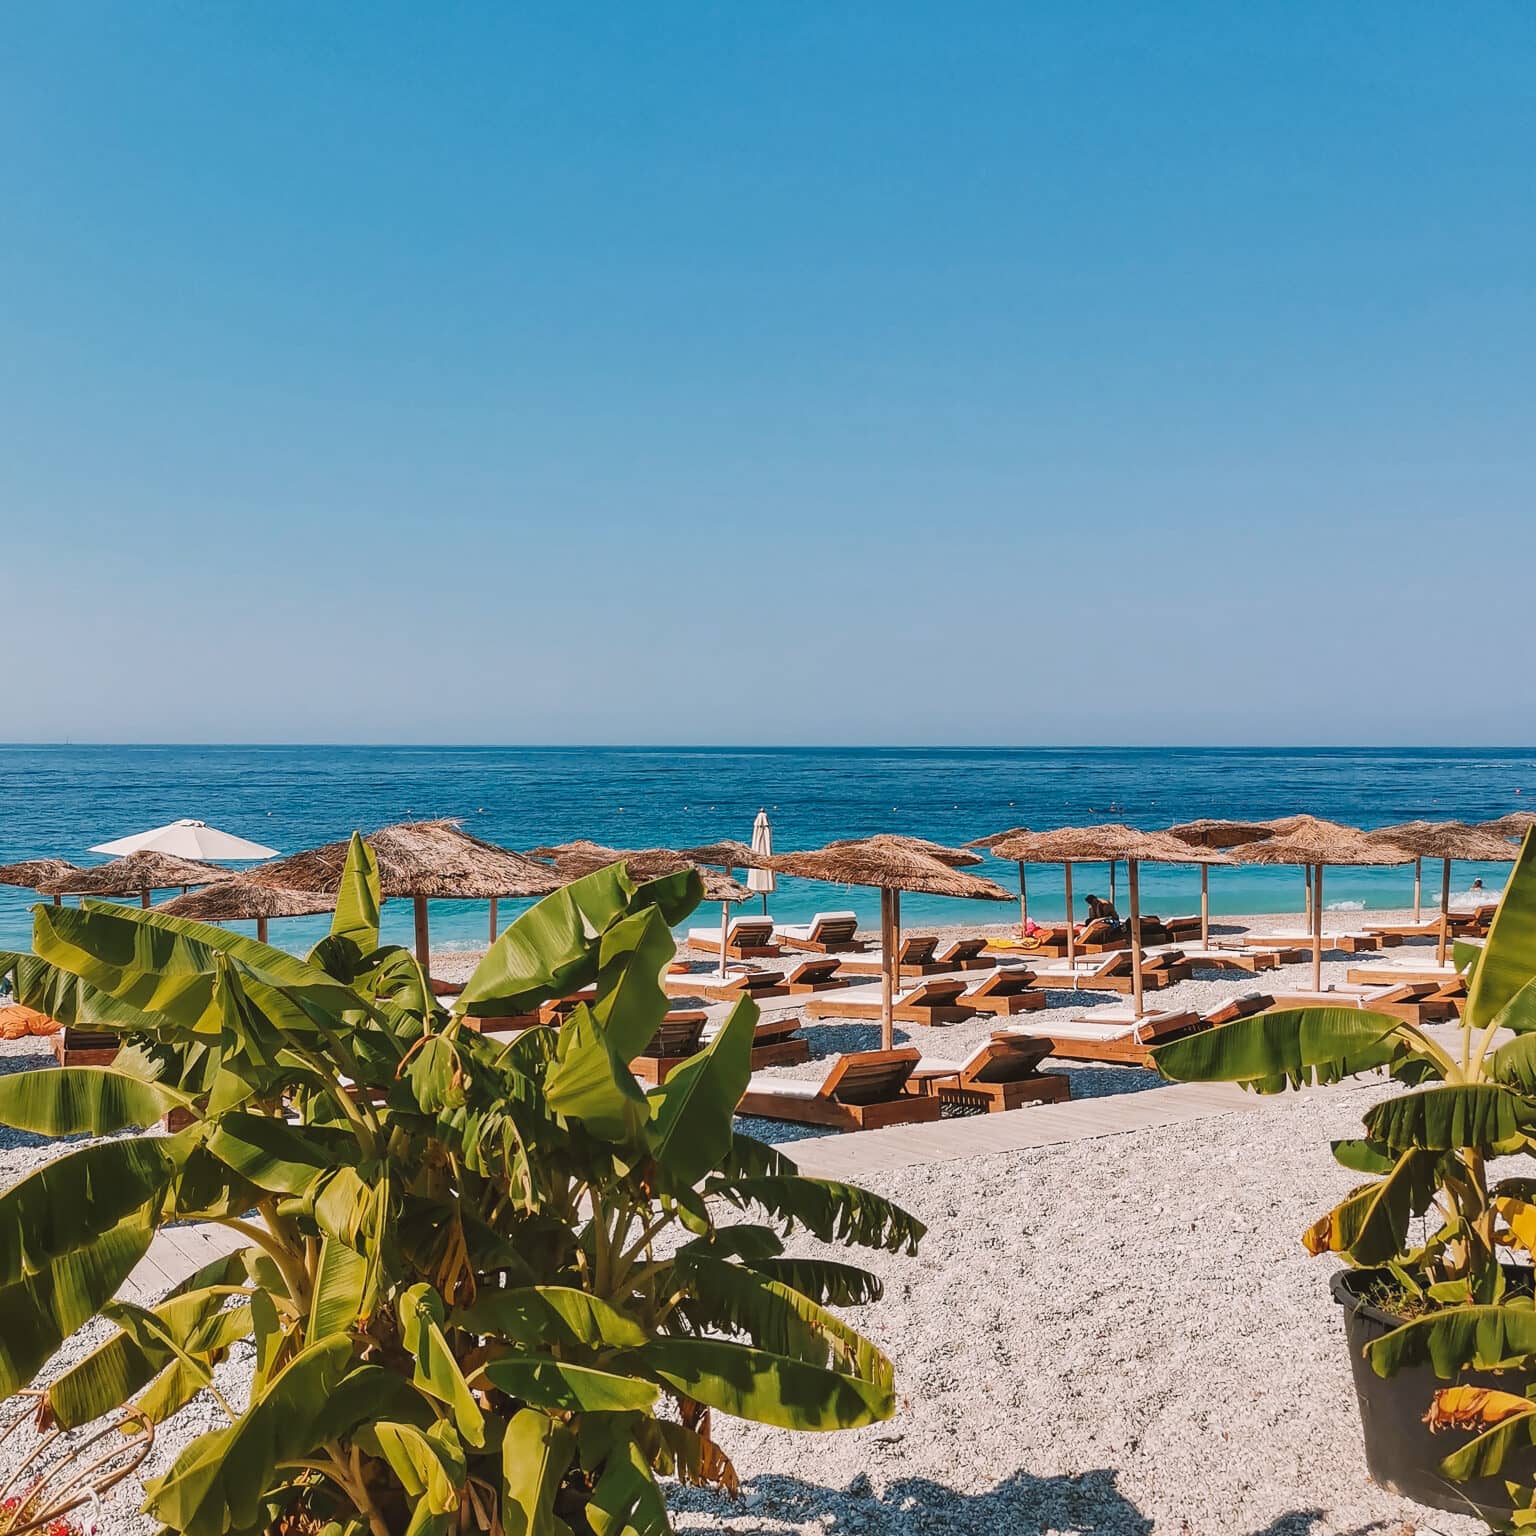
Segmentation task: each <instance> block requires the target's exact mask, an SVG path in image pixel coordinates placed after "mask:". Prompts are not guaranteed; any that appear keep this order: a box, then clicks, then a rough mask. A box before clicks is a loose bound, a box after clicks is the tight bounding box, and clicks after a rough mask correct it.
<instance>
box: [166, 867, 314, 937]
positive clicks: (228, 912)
mask: <svg viewBox="0 0 1536 1536" xmlns="http://www.w3.org/2000/svg"><path fill="white" fill-rule="evenodd" d="M335 907H336V893H335V892H334V891H332V892H329V893H327V892H324V891H289V890H284V889H283V888H282V887H281V886H276V885H259V884H258V883H257V882H256V881H254V880H247V879H245V878H244V877H243V876H241V875H231V876H230V877H229V878H228V879H227V880H217V881H215V882H214V883H213V884H212V885H205V886H204V887H203V888H202V889H201V890H197V891H188V892H187V893H186V895H184V896H173V897H172V898H171V900H169V901H166V902H162V903H161V905H160V908H159V910H160V911H162V912H166V913H169V914H170V916H172V917H190V918H192V919H194V920H195V921H196V922H199V923H229V922H237V921H240V922H249V921H250V920H251V919H252V918H254V919H255V920H256V937H257V938H258V939H260V940H261V942H262V943H263V944H265V943H266V942H267V920H268V919H269V918H273V917H315V916H317V915H318V914H319V913H321V912H331V911H334V910H335Z"/></svg>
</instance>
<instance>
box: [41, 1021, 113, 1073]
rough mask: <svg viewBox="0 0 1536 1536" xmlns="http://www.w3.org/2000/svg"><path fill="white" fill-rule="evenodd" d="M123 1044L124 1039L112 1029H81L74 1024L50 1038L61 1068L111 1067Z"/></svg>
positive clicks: (49, 1041) (68, 1025)
mask: <svg viewBox="0 0 1536 1536" xmlns="http://www.w3.org/2000/svg"><path fill="white" fill-rule="evenodd" d="M122 1043H123V1042H122V1037H121V1036H120V1035H118V1034H116V1033H115V1032H114V1031H112V1030H110V1029H80V1028H79V1027H77V1026H76V1025H74V1024H66V1025H65V1026H64V1027H63V1028H62V1029H61V1030H59V1031H58V1032H57V1033H56V1034H52V1035H49V1036H48V1044H49V1045H50V1047H51V1048H52V1050H53V1054H54V1057H55V1059H56V1060H57V1061H58V1063H59V1065H60V1066H61V1067H110V1066H111V1065H112V1063H113V1062H114V1061H116V1060H117V1053H118V1050H119V1048H120V1047H121V1045H122Z"/></svg>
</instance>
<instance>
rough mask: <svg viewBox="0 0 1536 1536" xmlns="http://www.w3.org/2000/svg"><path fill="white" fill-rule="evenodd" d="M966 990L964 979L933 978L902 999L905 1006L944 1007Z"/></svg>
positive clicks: (914, 988) (913, 989)
mask: <svg viewBox="0 0 1536 1536" xmlns="http://www.w3.org/2000/svg"><path fill="white" fill-rule="evenodd" d="M964 991H965V983H964V982H963V981H942V980H939V979H938V978H931V979H930V980H928V981H925V982H922V983H921V984H919V985H918V986H915V987H913V988H912V990H911V991H910V992H908V993H906V994H905V995H904V996H903V997H902V999H901V1005H902V1007H904V1008H931V1007H934V1006H939V1007H942V1006H944V1005H945V1004H946V1003H952V1002H954V1000H955V999H956V998H957V997H959V996H960V994H961V993H962V992H964Z"/></svg>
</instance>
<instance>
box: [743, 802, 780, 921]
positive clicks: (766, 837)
mask: <svg viewBox="0 0 1536 1536" xmlns="http://www.w3.org/2000/svg"><path fill="white" fill-rule="evenodd" d="M752 852H753V853H760V854H762V855H764V857H766V858H772V857H773V827H772V826H771V825H770V824H769V821H768V812H767V811H759V812H758V813H757V820H756V821H754V822H753V823H752ZM778 888H779V882H778V881H777V880H776V879H774V875H773V871H772V870H771V869H749V870H748V871H747V889H748V890H749V891H759V892H761V893H762V898H763V916H764V917H766V916H767V915H768V897H769V894H770V893H771V892H773V891H776V890H778Z"/></svg>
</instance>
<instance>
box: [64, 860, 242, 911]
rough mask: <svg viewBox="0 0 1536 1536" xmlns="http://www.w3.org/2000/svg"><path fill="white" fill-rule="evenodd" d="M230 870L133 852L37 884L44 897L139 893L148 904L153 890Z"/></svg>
mask: <svg viewBox="0 0 1536 1536" xmlns="http://www.w3.org/2000/svg"><path fill="white" fill-rule="evenodd" d="M229 877H230V872H229V871H228V870H227V869H219V868H218V867H217V866H216V865H213V864H197V863H194V862H193V861H192V860H191V859H178V858H177V857H176V856H175V855H174V854H170V853H130V854H129V855H128V856H127V858H124V859H113V860H112V862H111V863H110V864H98V865H97V866H96V867H95V868H94V869H77V870H74V871H72V872H71V873H70V874H67V875H61V876H60V877H59V878H58V879H57V880H47V881H44V882H43V884H41V885H40V886H38V890H40V891H41V892H42V893H43V894H44V895H45V896H137V897H138V898H139V900H140V903H141V904H142V905H143V906H146V907H147V906H148V905H149V893H150V892H151V891H167V890H170V889H172V888H173V887H174V886H178V885H179V886H181V887H183V888H186V887H189V886H194V885H208V884H209V883H211V882H212V881H214V880H228V879H229Z"/></svg>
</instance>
